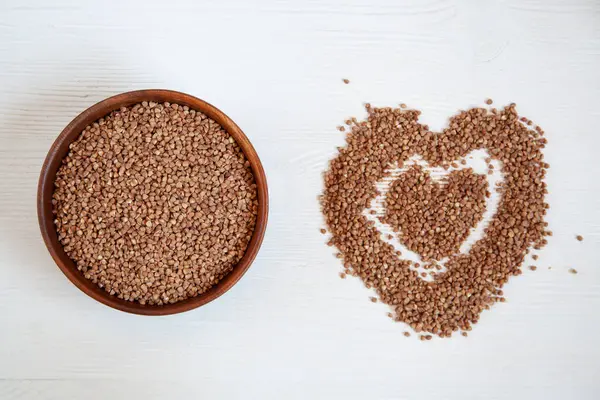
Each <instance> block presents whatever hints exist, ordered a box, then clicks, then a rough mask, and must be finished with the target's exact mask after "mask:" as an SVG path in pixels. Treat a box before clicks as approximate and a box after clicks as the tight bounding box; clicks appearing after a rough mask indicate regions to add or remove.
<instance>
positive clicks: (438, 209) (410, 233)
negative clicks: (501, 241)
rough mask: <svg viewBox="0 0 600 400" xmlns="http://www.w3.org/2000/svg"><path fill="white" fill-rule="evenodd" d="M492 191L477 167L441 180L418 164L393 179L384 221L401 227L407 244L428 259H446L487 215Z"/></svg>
mask: <svg viewBox="0 0 600 400" xmlns="http://www.w3.org/2000/svg"><path fill="white" fill-rule="evenodd" d="M489 196H490V192H489V191H488V190H487V180H486V178H485V176H483V175H477V174H475V173H474V172H473V170H472V169H471V168H468V169H461V170H457V171H453V172H451V173H450V174H449V175H448V177H447V181H446V182H445V184H444V185H440V184H439V183H437V182H434V181H433V179H432V178H431V176H430V175H429V173H427V171H425V170H424V169H423V167H421V166H419V165H414V166H412V167H411V168H409V169H408V170H407V171H406V172H404V173H403V174H402V175H401V176H400V177H399V178H398V179H396V180H395V181H394V182H393V183H392V186H391V187H390V190H389V192H388V193H387V196H386V200H385V203H384V208H385V210H386V212H385V215H384V217H383V218H381V221H382V222H383V223H386V224H389V225H391V226H392V227H393V228H394V231H396V232H398V233H400V234H401V236H402V241H403V243H404V245H405V246H406V247H407V248H408V249H410V250H412V251H414V252H416V253H418V254H420V255H421V257H422V259H423V261H430V260H440V259H442V258H444V257H447V256H449V255H451V254H453V253H455V252H457V251H458V248H459V247H460V244H461V243H462V242H463V241H464V240H465V239H466V238H467V237H468V236H469V230H470V229H471V228H472V227H474V226H475V225H476V224H477V223H478V222H479V221H481V219H482V218H483V212H484V211H485V198H486V197H489Z"/></svg>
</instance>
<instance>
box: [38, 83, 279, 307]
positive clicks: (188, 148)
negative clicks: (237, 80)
mask: <svg viewBox="0 0 600 400" xmlns="http://www.w3.org/2000/svg"><path fill="white" fill-rule="evenodd" d="M37 209H38V219H39V224H40V229H41V233H42V237H43V239H44V242H45V244H46V247H47V248H48V250H49V252H50V254H51V256H52V258H53V259H54V261H55V262H56V264H57V265H58V267H59V268H60V269H61V270H62V272H63V273H64V274H65V275H66V276H67V278H69V280H70V281H71V282H72V283H74V284H75V286H77V287H78V288H79V289H81V290H82V291H83V292H85V293H86V294H87V295H89V296H91V297H92V298H94V299H95V300H98V301H99V302H101V303H103V304H105V305H108V306H110V307H112V308H115V309H118V310H121V311H126V312H130V313H135V314H143V315H166V314H174V313H179V312H183V311H187V310H191V309H193V308H196V307H199V306H201V305H204V304H206V303H208V302H210V301H212V300H214V299H216V298H217V297H219V296H220V295H222V294H223V293H225V292H226V291H227V290H229V289H230V288H231V287H232V286H233V285H234V284H235V283H236V282H237V281H238V280H239V279H240V278H241V277H242V275H243V274H244V273H245V272H246V270H247V269H248V268H249V267H250V264H251V263H252V262H253V260H254V258H255V257H256V255H257V253H258V250H259V248H260V245H261V242H262V239H263V236H264V233H265V229H266V224H267V216H268V190H267V182H266V177H265V173H264V170H263V167H262V165H261V162H260V160H259V158H258V155H257V153H256V151H255V150H254V147H253V146H252V144H251V143H250V141H249V140H248V138H247V137H246V136H245V135H244V133H243V132H242V130H241V129H240V128H239V127H238V126H237V125H236V124H235V123H234V122H233V121H232V120H231V119H230V118H229V117H228V116H227V115H225V114H224V113H223V112H221V111H220V110H218V109H217V108H216V107H214V106H212V105H210V104H208V103H206V102H204V101H202V100H200V99H198V98H195V97H193V96H190V95H187V94H184V93H179V92H174V91H169V90H140V91H134V92H128V93H123V94H119V95H116V96H113V97H110V98H108V99H106V100H103V101H101V102H100V103H98V104H95V105H93V106H92V107H90V108H88V109H87V110H85V111H84V112H82V113H81V114H80V115H78V116H77V117H76V118H75V119H74V120H73V121H72V122H71V123H70V124H69V125H67V127H66V128H65V129H64V130H63V131H62V133H61V134H60V135H59V136H58V138H57V139H56V141H55V142H54V144H53V145H52V147H51V149H50V151H49V152H48V155H47V157H46V160H45V162H44V165H43V167H42V171H41V175H40V180H39V185H38V197H37Z"/></svg>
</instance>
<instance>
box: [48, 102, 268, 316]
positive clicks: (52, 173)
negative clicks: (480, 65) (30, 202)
mask: <svg viewBox="0 0 600 400" xmlns="http://www.w3.org/2000/svg"><path fill="white" fill-rule="evenodd" d="M142 101H156V102H165V101H168V102H170V103H177V104H180V105H186V106H188V107H190V108H192V109H194V110H197V111H201V112H203V113H204V114H206V115H207V116H208V117H210V118H212V119H213V120H214V121H216V122H218V123H219V124H220V125H221V126H222V127H223V128H225V130H227V132H228V133H229V134H230V135H231V136H232V137H233V138H234V139H235V140H236V142H237V143H238V145H239V146H240V147H241V149H242V150H243V152H244V154H245V155H246V158H247V159H248V161H249V162H250V164H251V167H252V172H253V174H254V179H255V181H256V185H257V188H258V216H257V220H256V228H255V230H254V234H253V236H252V239H251V240H250V243H249V244H248V248H247V250H246V254H245V255H244V257H242V259H241V260H240V262H239V263H238V264H237V265H236V266H235V267H234V269H233V270H232V271H231V272H230V273H229V274H228V275H227V276H225V277H224V278H223V279H222V280H221V281H219V283H217V284H216V285H215V286H213V287H212V288H211V289H210V290H209V291H207V292H205V293H202V294H201V295H198V296H196V297H193V298H190V299H187V300H184V301H181V302H178V303H174V304H168V305H163V306H152V305H141V304H139V303H137V302H130V301H126V300H122V299H119V298H117V297H116V296H111V295H110V294H108V293H107V292H106V291H104V289H101V288H100V287H98V286H97V285H96V284H95V283H93V282H92V281H90V280H88V279H86V278H85V277H84V276H83V274H82V273H81V272H80V271H78V270H77V267H76V266H75V263H74V262H73V261H72V260H71V259H70V258H69V256H67V254H66V253H65V251H64V249H63V246H62V245H61V243H60V242H59V241H58V235H57V233H56V228H55V226H54V216H53V214H52V204H51V200H52V194H53V191H54V180H55V179H56V172H57V171H58V168H59V167H60V165H61V162H62V159H63V158H64V157H65V156H66V155H67V153H68V151H69V145H70V144H71V142H73V141H75V140H76V139H77V138H78V137H79V135H80V134H81V132H82V131H83V130H84V129H85V127H86V126H88V125H89V124H91V123H93V122H94V121H96V120H98V119H100V118H102V117H104V116H106V115H108V114H110V113H111V112H112V111H114V110H118V109H119V108H121V107H123V106H125V107H126V106H131V105H133V104H137V103H141V102H142ZM268 209H269V197H268V190H267V179H266V177H265V172H264V170H263V167H262V164H261V163H260V160H259V158H258V155H257V154H256V151H255V150H254V147H252V144H251V143H250V141H249V140H248V138H247V137H246V135H244V132H242V130H241V129H240V128H239V127H238V126H237V125H236V124H235V122H233V121H232V120H231V119H230V118H229V117H228V116H227V115H225V114H224V113H223V112H222V111H220V110H219V109H217V108H216V107H214V106H212V105H210V104H208V103H206V102H204V101H202V100H200V99H197V98H195V97H193V96H190V95H188V94H184V93H179V92H174V91H170V90H138V91H135V92H128V93H122V94H119V95H116V96H113V97H110V98H108V99H106V100H103V101H101V102H100V103H98V104H95V105H93V106H91V107H90V108H88V109H87V110H85V111H84V112H82V113H81V114H79V115H78V116H77V117H76V118H75V119H74V120H73V121H71V123H70V124H69V125H67V127H66V128H65V129H64V130H63V131H62V132H61V134H60V135H59V136H58V138H57V139H56V141H54V144H53V145H52V147H51V148H50V151H49V152H48V155H47V156H46V160H45V161H44V165H43V166H42V172H41V174H40V181H39V185H38V194H37V211H38V220H39V224H40V229H41V231H42V237H43V238H44V242H45V243H46V247H47V248H48V251H49V252H50V255H51V256H52V258H53V259H54V261H55V262H56V264H57V265H58V267H59V268H60V269H61V271H62V272H63V273H64V274H65V275H66V276H67V278H69V280H70V281H71V282H73V284H75V286H77V287H78V288H79V289H81V290H82V291H83V292H84V293H85V294H87V295H88V296H90V297H92V298H94V299H96V300H98V301H99V302H101V303H103V304H106V305H107V306H109V307H112V308H116V309H117V310H121V311H126V312H129V313H134V314H142V315H167V314H175V313H180V312H184V311H188V310H191V309H193V308H196V307H200V306H202V305H204V304H206V303H208V302H210V301H212V300H214V299H216V298H217V297H219V296H221V295H222V294H223V293H225V292H226V291H227V290H229V289H230V288H231V287H232V286H233V285H235V284H236V282H237V281H238V280H239V279H240V278H241V277H242V275H244V273H245V272H246V270H247V269H248V268H249V267H250V264H252V261H253V260H254V258H255V257H256V254H257V253H258V249H259V248H260V245H261V243H262V240H263V236H264V234H265V229H266V226H267V215H268Z"/></svg>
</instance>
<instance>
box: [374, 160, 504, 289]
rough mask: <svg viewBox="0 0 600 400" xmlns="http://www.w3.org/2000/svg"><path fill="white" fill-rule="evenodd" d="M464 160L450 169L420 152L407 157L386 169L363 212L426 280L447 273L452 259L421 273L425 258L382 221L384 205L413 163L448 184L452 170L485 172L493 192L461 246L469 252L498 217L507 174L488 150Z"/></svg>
mask: <svg viewBox="0 0 600 400" xmlns="http://www.w3.org/2000/svg"><path fill="white" fill-rule="evenodd" d="M486 158H489V159H490V162H489V164H491V165H493V167H494V168H493V169H492V170H491V171H492V173H491V174H488V167H487V164H488V163H486V162H485V159H486ZM464 160H465V161H466V164H465V165H459V166H458V167H452V166H450V167H449V168H448V169H447V170H446V169H444V168H443V167H432V166H430V165H429V163H428V162H427V161H425V160H424V159H423V158H422V157H421V156H419V155H414V156H412V157H411V158H409V159H408V160H406V162H404V165H403V166H402V168H398V164H397V163H396V164H392V165H390V166H388V168H387V169H386V171H385V174H384V177H383V178H382V179H381V180H380V181H378V182H377V183H376V184H375V187H376V188H377V190H378V192H379V194H378V195H377V196H376V197H375V198H374V199H373V200H372V201H371V203H370V204H369V207H367V208H365V209H364V210H363V215H364V216H365V217H366V218H367V219H368V220H369V221H373V222H374V223H375V227H376V228H377V230H378V231H379V234H380V238H381V240H383V241H384V242H386V243H388V244H390V245H392V246H393V247H394V249H395V250H397V251H400V252H401V253H402V258H403V259H404V260H408V261H412V263H411V267H410V268H411V269H413V270H415V271H417V272H419V278H421V279H423V280H425V281H433V280H434V279H435V275H437V274H440V273H443V272H445V271H446V262H447V261H448V258H449V257H445V258H443V259H441V260H439V261H437V262H436V264H438V265H439V266H440V267H441V269H440V270H429V271H427V272H429V273H427V274H426V276H425V277H423V276H421V274H420V273H421V272H425V269H424V268H423V264H424V263H423V260H422V259H421V257H420V256H419V255H418V254H417V253H415V252H414V251H412V250H410V249H408V248H407V247H406V246H404V244H402V242H401V241H400V238H399V235H398V234H397V233H396V232H395V231H394V230H393V229H392V227H391V226H390V225H389V224H385V223H382V222H381V221H380V217H382V216H383V214H384V213H385V209H384V207H383V204H384V201H385V198H386V196H387V193H388V191H389V189H390V186H391V184H392V182H394V181H395V180H396V179H398V177H400V176H401V175H402V174H403V173H404V171H406V170H407V169H408V168H410V167H411V166H413V165H420V166H421V167H423V169H425V170H426V171H427V172H429V174H430V175H431V178H432V180H433V181H434V182H437V183H438V184H441V185H443V184H444V182H443V178H444V177H446V176H447V175H448V174H449V173H450V172H452V171H457V170H461V169H465V168H472V169H473V172H474V173H476V174H481V175H484V176H485V177H486V180H487V184H488V190H489V191H490V194H491V195H490V196H489V197H486V199H485V211H484V213H483V216H482V219H481V221H479V223H478V224H477V225H476V226H475V227H473V228H471V229H470V230H469V236H468V237H467V239H465V240H464V241H463V243H462V244H461V246H460V249H459V253H460V254H468V253H469V251H470V249H471V247H472V246H473V244H474V243H476V242H477V241H478V240H480V239H482V238H483V236H484V233H485V229H486V227H487V225H488V223H489V221H490V220H491V219H492V218H493V217H494V215H495V214H496V211H497V210H498V204H499V203H500V200H501V198H502V195H501V193H500V192H499V186H498V184H503V183H504V174H503V173H502V168H501V167H502V165H501V163H500V161H498V160H496V159H493V158H492V157H490V155H489V153H488V152H487V150H486V149H478V150H473V151H471V152H470V153H469V154H467V155H466V156H465V157H464ZM372 212H374V213H372ZM388 235H391V239H389V238H388ZM416 263H419V264H420V266H419V267H416V265H415V264H416Z"/></svg>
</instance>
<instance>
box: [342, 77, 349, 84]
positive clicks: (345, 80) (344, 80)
mask: <svg viewBox="0 0 600 400" xmlns="http://www.w3.org/2000/svg"><path fill="white" fill-rule="evenodd" d="M342 81H343V82H344V83H345V84H346V85H347V84H349V83H350V79H346V78H344V79H342Z"/></svg>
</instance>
